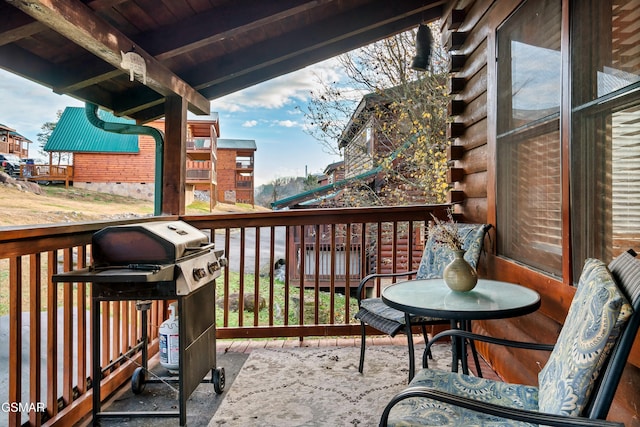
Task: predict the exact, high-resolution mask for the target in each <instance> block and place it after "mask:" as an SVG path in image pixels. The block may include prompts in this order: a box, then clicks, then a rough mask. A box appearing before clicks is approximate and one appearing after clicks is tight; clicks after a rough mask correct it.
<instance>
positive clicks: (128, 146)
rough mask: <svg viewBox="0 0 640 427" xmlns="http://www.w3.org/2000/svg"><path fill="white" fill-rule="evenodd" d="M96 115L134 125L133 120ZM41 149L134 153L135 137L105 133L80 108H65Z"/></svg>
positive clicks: (108, 120) (136, 143) (136, 142)
mask: <svg viewBox="0 0 640 427" xmlns="http://www.w3.org/2000/svg"><path fill="white" fill-rule="evenodd" d="M98 117H99V118H100V119H101V120H104V121H105V122H111V123H127V124H132V125H134V124H136V122H135V121H134V120H129V119H123V118H122V117H116V116H114V115H113V114H111V113H109V112H106V111H102V110H98ZM44 151H64V152H71V153H137V152H139V151H140V150H139V148H138V136H137V135H123V134H118V133H113V132H106V131H104V130H102V129H99V128H97V127H95V126H93V125H92V124H91V123H89V121H88V120H87V117H86V113H85V109H84V108H82V107H67V108H65V109H64V112H63V113H62V115H61V116H60V120H58V123H57V124H56V127H55V128H54V130H53V132H52V133H51V135H50V136H49V140H48V141H47V143H46V145H45V146H44Z"/></svg>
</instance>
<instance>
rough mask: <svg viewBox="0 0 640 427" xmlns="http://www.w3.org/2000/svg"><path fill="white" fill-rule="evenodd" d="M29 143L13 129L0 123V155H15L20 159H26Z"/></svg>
mask: <svg viewBox="0 0 640 427" xmlns="http://www.w3.org/2000/svg"><path fill="white" fill-rule="evenodd" d="M31 142H32V141H30V140H29V139H27V138H25V137H24V136H22V135H20V134H19V133H18V132H16V130H15V129H12V128H10V127H9V126H6V125H3V124H2V123H0V153H3V154H15V155H16V156H18V157H20V158H21V159H24V158H27V157H29V144H31Z"/></svg>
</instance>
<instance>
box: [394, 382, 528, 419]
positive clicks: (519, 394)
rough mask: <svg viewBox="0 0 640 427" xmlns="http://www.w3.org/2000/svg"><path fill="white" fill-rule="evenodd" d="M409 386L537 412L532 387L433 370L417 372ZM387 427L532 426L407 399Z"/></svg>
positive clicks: (442, 404) (437, 403)
mask: <svg viewBox="0 0 640 427" xmlns="http://www.w3.org/2000/svg"><path fill="white" fill-rule="evenodd" d="M409 386H410V387H411V386H423V387H428V388H431V389H434V390H439V391H443V392H447V393H450V394H455V395H458V396H465V397H470V398H472V399H476V400H478V401H482V402H487V403H494V404H497V405H502V406H507V407H511V408H518V409H528V410H532V411H537V410H538V389H537V388H536V387H533V386H526V385H520V384H509V383H504V382H500V381H493V380H490V379H485V378H478V377H473V376H469V375H464V374H458V373H454V372H446V371H439V370H436V369H423V370H421V371H419V372H418V373H417V374H416V376H415V377H414V378H413V380H412V381H411V383H410V384H409ZM388 425H389V426H396V427H400V426H460V427H463V426H464V427H466V426H483V427H484V426H486V427H488V426H491V427H503V426H504V427H506V426H533V425H534V424H529V423H522V422H517V421H514V420H508V419H504V418H499V417H494V416H491V415H488V414H481V413H479V412H475V411H471V410H467V409H464V408H461V407H458V406H453V405H448V404H446V403H442V402H438V401H435V400H431V399H425V398H409V399H405V400H403V401H401V402H399V403H398V404H397V405H395V406H394V407H393V409H392V410H391V413H390V415H389V424H388Z"/></svg>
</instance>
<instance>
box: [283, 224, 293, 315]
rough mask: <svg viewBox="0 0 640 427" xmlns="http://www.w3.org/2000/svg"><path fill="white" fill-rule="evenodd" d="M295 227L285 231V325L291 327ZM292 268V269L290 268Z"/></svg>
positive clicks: (288, 227) (289, 227)
mask: <svg viewBox="0 0 640 427" xmlns="http://www.w3.org/2000/svg"><path fill="white" fill-rule="evenodd" d="M291 230H293V226H287V229H286V231H285V259H286V262H287V267H286V268H287V274H285V276H284V325H285V326H289V309H290V308H289V296H290V295H289V283H291V272H292V271H295V262H294V260H293V258H292V254H291V253H292V252H293V251H292V250H291V245H292V244H293V241H292V237H293V236H292V232H291ZM289 266H290V267H289Z"/></svg>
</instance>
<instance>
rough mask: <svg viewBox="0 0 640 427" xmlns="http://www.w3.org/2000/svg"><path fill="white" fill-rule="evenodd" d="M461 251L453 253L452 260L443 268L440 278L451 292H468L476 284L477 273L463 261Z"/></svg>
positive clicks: (462, 252)
mask: <svg viewBox="0 0 640 427" xmlns="http://www.w3.org/2000/svg"><path fill="white" fill-rule="evenodd" d="M464 253H465V251H463V250H458V251H453V260H452V261H451V262H450V263H449V264H448V265H447V266H446V267H445V268H444V271H443V272H442V278H443V279H444V282H445V283H446V284H447V286H448V287H449V288H450V289H451V290H452V291H457V292H469V291H470V290H472V289H473V288H474V287H475V286H476V283H478V273H477V272H476V269H475V268H473V267H472V266H471V264H469V263H468V262H467V260H466V259H464Z"/></svg>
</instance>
